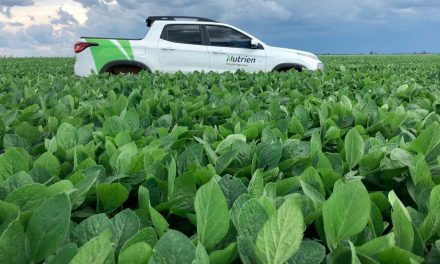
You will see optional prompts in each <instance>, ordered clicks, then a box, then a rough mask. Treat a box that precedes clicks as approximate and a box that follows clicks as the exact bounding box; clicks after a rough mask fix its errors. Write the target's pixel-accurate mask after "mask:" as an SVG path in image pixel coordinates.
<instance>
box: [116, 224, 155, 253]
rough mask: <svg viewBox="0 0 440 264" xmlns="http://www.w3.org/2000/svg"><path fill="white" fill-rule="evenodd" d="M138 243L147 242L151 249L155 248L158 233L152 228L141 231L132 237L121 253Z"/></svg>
mask: <svg viewBox="0 0 440 264" xmlns="http://www.w3.org/2000/svg"><path fill="white" fill-rule="evenodd" d="M138 242H145V243H147V244H148V245H150V246H151V247H154V245H156V243H157V233H156V230H154V228H152V227H145V228H142V229H141V230H139V231H138V232H137V233H136V234H135V235H134V236H132V237H131V238H130V239H129V240H127V242H126V243H125V244H124V246H123V247H122V248H121V251H124V250H125V249H126V248H128V247H129V246H131V245H133V244H136V243H138Z"/></svg>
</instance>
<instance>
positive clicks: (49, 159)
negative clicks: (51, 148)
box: [34, 152, 61, 177]
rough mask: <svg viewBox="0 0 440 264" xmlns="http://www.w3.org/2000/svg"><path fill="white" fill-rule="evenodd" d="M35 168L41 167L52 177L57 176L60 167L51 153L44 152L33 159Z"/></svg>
mask: <svg viewBox="0 0 440 264" xmlns="http://www.w3.org/2000/svg"><path fill="white" fill-rule="evenodd" d="M35 168H40V169H43V170H44V171H45V172H46V171H47V172H48V173H49V174H50V176H52V177H58V176H59V174H60V168H61V167H60V162H59V161H58V159H57V158H56V157H55V156H54V155H53V154H52V153H50V152H46V153H44V154H43V155H41V156H40V157H38V159H37V160H35V161H34V169H35Z"/></svg>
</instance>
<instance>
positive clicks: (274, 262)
mask: <svg viewBox="0 0 440 264" xmlns="http://www.w3.org/2000/svg"><path fill="white" fill-rule="evenodd" d="M304 228H305V227H304V220H303V215H302V212H301V206H300V205H299V204H298V202H297V199H296V198H295V197H294V196H291V197H289V198H287V199H286V200H285V201H284V203H283V204H282V205H281V206H280V208H279V209H278V210H277V211H276V212H275V213H274V214H273V215H271V216H270V217H269V219H268V221H267V222H266V223H265V224H264V226H263V229H261V231H260V233H259V234H258V237H257V241H256V248H257V256H258V259H259V260H260V261H261V262H262V263H271V264H281V263H284V262H286V261H287V260H288V259H289V258H290V257H292V256H293V254H295V252H296V251H298V249H299V247H300V244H301V241H302V237H303V232H304Z"/></svg>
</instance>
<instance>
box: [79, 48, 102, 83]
mask: <svg viewBox="0 0 440 264" xmlns="http://www.w3.org/2000/svg"><path fill="white" fill-rule="evenodd" d="M96 72H97V71H96V66H95V61H94V60H93V56H92V53H91V51H90V48H87V49H85V50H83V51H82V52H80V53H77V54H76V56H75V66H74V73H75V75H77V76H80V77H87V76H90V75H92V74H94V73H96Z"/></svg>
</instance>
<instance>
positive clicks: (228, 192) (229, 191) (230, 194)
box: [219, 175, 247, 208]
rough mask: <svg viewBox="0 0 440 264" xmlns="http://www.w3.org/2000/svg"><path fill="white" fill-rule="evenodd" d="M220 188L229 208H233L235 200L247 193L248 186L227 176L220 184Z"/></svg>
mask: <svg viewBox="0 0 440 264" xmlns="http://www.w3.org/2000/svg"><path fill="white" fill-rule="evenodd" d="M219 185H220V188H221V190H222V192H223V194H224V196H225V198H226V202H227V204H228V208H231V207H232V205H233V204H234V202H235V200H236V199H237V198H238V197H239V196H240V195H242V194H243V193H246V192H247V190H246V186H244V184H243V182H242V181H241V180H239V179H237V178H235V177H233V176H231V175H225V176H223V177H222V179H221V180H220V182H219Z"/></svg>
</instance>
